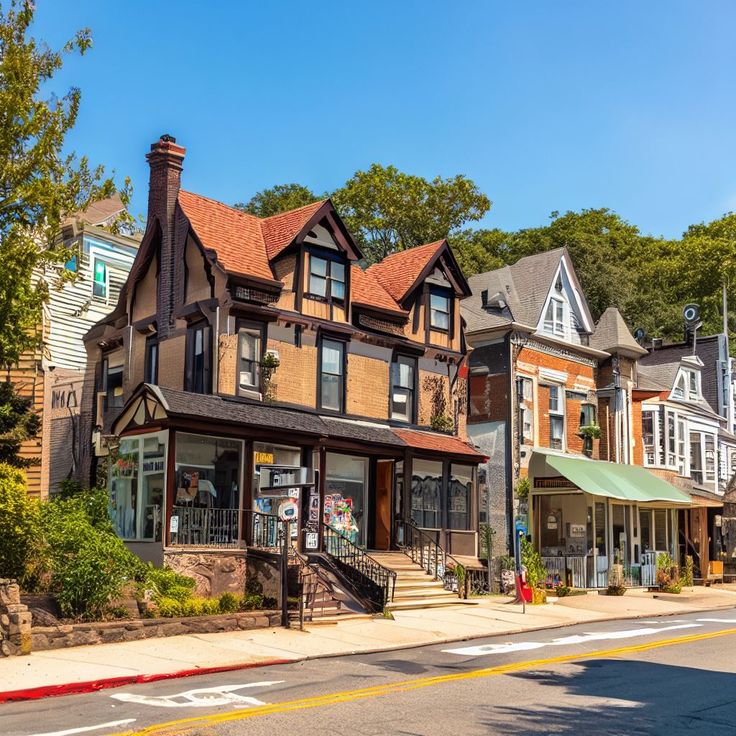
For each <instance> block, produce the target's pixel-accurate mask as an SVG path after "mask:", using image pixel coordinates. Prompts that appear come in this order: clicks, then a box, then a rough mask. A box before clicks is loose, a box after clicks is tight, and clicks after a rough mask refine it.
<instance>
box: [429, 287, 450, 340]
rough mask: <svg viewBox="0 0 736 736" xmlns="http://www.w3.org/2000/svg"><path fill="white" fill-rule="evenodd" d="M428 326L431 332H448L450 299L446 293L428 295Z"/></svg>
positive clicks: (433, 292)
mask: <svg viewBox="0 0 736 736" xmlns="http://www.w3.org/2000/svg"><path fill="white" fill-rule="evenodd" d="M429 326H430V327H431V328H432V329H433V330H443V331H445V332H449V330H450V297H449V295H448V294H447V293H446V292H439V291H432V292H430V294H429Z"/></svg>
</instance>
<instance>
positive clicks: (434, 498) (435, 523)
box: [411, 459, 442, 529]
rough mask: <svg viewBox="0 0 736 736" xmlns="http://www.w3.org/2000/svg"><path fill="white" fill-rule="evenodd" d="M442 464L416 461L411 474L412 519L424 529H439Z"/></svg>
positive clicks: (430, 461)
mask: <svg viewBox="0 0 736 736" xmlns="http://www.w3.org/2000/svg"><path fill="white" fill-rule="evenodd" d="M441 499H442V463H440V462H435V461H433V460H418V459H415V460H414V462H413V463H412V472H411V518H412V519H413V520H414V521H415V523H416V524H417V525H418V526H419V527H422V528H424V529H439V528H440V526H441V525H442V520H441V514H440V509H441V505H440V504H441Z"/></svg>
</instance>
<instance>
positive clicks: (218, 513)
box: [171, 506, 240, 547]
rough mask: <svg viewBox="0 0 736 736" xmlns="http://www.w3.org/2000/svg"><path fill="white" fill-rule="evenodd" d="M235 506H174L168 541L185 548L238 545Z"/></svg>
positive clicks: (236, 511)
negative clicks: (228, 507)
mask: <svg viewBox="0 0 736 736" xmlns="http://www.w3.org/2000/svg"><path fill="white" fill-rule="evenodd" d="M239 514H240V512H239V511H238V510H237V509H207V508H197V507H196V506H174V508H173V511H172V514H171V516H172V519H174V518H175V519H177V521H176V522H174V524H172V525H171V544H172V545H173V546H187V547H237V546H238V544H239V542H238V540H239V535H238V516H239Z"/></svg>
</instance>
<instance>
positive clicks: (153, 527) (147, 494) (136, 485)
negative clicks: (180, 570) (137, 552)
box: [108, 433, 166, 542]
mask: <svg viewBox="0 0 736 736" xmlns="http://www.w3.org/2000/svg"><path fill="white" fill-rule="evenodd" d="M165 468H166V440H165V435H164V434H163V433H161V434H158V433H157V434H152V435H146V436H144V437H134V438H127V439H123V440H122V441H121V443H120V449H119V450H118V455H117V459H116V460H115V462H114V463H113V464H112V466H111V468H110V472H109V481H108V487H109V491H110V515H111V518H112V521H113V525H114V526H115V530H116V531H117V533H118V536H120V537H122V538H123V539H127V540H143V541H150V542H160V541H161V532H162V527H163V521H162V518H163V517H162V514H163V507H164V502H163V499H164V478H165Z"/></svg>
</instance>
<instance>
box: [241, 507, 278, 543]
mask: <svg viewBox="0 0 736 736" xmlns="http://www.w3.org/2000/svg"><path fill="white" fill-rule="evenodd" d="M243 515H244V517H245V539H246V542H247V543H248V546H249V547H258V548H259V549H267V550H280V549H281V546H282V541H283V540H282V538H281V537H280V536H279V529H280V528H281V527H282V526H283V525H284V523H285V522H282V521H281V519H279V517H278V516H276V515H275V514H264V513H262V512H260V511H253V510H251V509H247V510H245V511H244V512H243ZM282 533H283V532H282Z"/></svg>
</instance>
